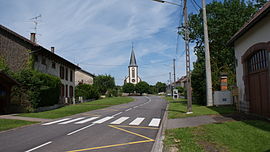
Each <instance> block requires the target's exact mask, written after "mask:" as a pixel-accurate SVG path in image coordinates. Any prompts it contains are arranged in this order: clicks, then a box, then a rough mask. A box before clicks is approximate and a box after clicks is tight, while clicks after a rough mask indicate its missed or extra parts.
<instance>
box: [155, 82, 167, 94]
mask: <svg viewBox="0 0 270 152" xmlns="http://www.w3.org/2000/svg"><path fill="white" fill-rule="evenodd" d="M166 86H167V85H166V83H162V82H157V83H156V89H157V93H159V92H166Z"/></svg>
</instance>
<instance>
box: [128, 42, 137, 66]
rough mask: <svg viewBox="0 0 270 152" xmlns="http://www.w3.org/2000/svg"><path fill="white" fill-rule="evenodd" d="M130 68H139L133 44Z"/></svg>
mask: <svg viewBox="0 0 270 152" xmlns="http://www.w3.org/2000/svg"><path fill="white" fill-rule="evenodd" d="M129 66H137V63H136V58H135V53H134V48H133V43H132V51H131V56H130V62H129Z"/></svg>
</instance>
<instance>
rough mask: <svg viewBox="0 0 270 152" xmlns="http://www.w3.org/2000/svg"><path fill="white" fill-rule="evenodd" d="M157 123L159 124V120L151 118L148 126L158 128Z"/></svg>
mask: <svg viewBox="0 0 270 152" xmlns="http://www.w3.org/2000/svg"><path fill="white" fill-rule="evenodd" d="M159 123H160V119H159V118H153V119H152V120H151V122H150V124H149V125H148V126H151V127H158V126H159Z"/></svg>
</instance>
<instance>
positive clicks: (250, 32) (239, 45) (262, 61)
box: [229, 2, 270, 117]
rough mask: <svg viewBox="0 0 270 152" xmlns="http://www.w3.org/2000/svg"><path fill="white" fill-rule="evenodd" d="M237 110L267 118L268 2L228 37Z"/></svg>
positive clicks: (269, 88)
mask: <svg viewBox="0 0 270 152" xmlns="http://www.w3.org/2000/svg"><path fill="white" fill-rule="evenodd" d="M229 44H230V45H232V46H233V47H234V51H235V58H236V80H237V87H238V90H239V91H238V100H239V109H240V110H241V111H245V112H250V113H255V114H258V115H262V116H266V117H270V2H267V3H266V4H265V5H264V6H263V7H262V8H261V9H260V10H259V11H258V12H257V13H256V14H254V15H253V17H252V18H251V19H250V20H249V21H248V22H247V23H246V24H245V25H244V26H243V27H242V28H241V29H240V30H239V31H238V32H237V33H236V34H235V35H234V36H233V37H232V38H231V40H230V41H229Z"/></svg>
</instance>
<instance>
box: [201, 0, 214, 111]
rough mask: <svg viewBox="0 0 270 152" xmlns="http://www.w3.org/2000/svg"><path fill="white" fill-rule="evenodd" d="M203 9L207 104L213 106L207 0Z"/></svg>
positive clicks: (203, 1)
mask: <svg viewBox="0 0 270 152" xmlns="http://www.w3.org/2000/svg"><path fill="white" fill-rule="evenodd" d="M202 9H203V29H204V43H205V44H204V47H205V72H206V92H207V106H213V96H212V76H211V64H210V51H209V40H208V27H207V18H206V7H205V0H202Z"/></svg>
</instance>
